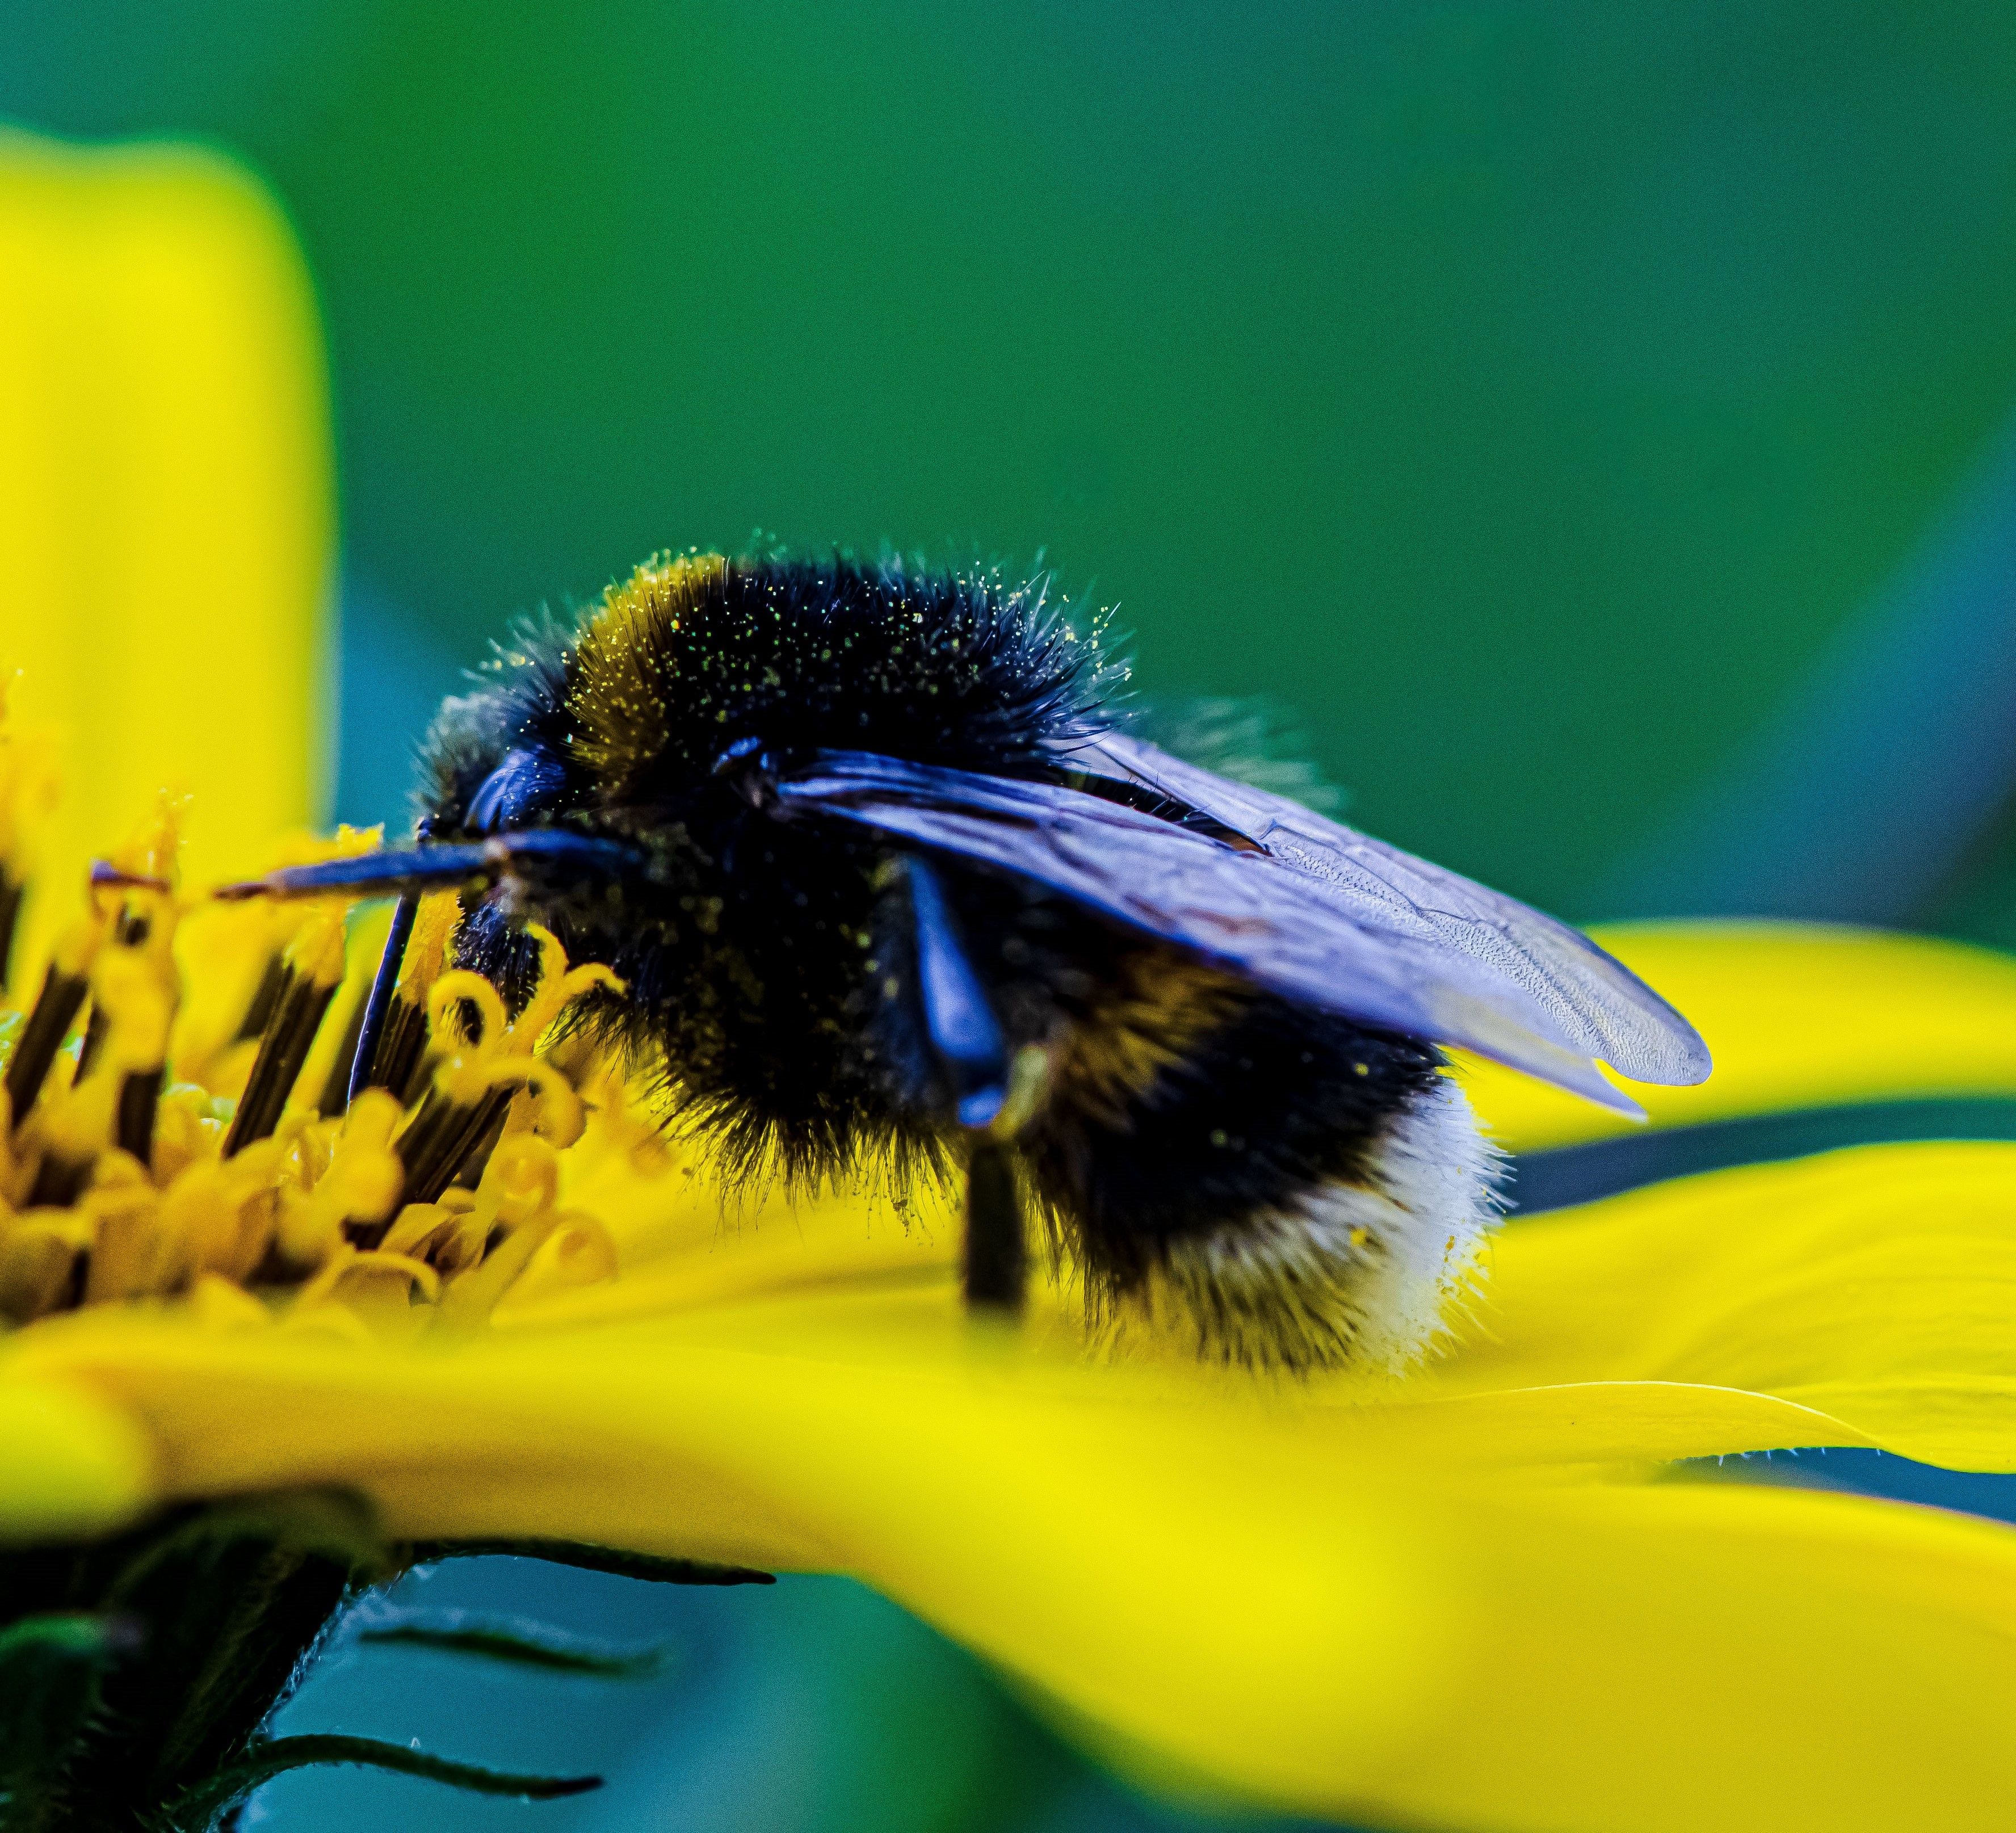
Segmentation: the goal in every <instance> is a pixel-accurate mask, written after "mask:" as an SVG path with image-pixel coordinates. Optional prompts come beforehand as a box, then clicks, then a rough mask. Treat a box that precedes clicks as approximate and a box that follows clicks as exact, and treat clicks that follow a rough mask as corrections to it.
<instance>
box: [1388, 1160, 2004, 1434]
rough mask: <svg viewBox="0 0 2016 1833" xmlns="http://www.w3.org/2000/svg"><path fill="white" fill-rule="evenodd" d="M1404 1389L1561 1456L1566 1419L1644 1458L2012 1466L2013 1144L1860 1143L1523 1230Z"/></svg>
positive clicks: (1630, 1197) (1639, 1193)
mask: <svg viewBox="0 0 2016 1833" xmlns="http://www.w3.org/2000/svg"><path fill="white" fill-rule="evenodd" d="M1560 1384H1566V1385H1569V1387H1570V1388H1571V1390H1572V1392H1571V1393H1569V1394H1568V1395H1562V1394H1561V1393H1553V1394H1549V1393H1548V1392H1546V1390H1548V1389H1550V1388H1555V1387H1556V1386H1557V1385H1560ZM1592 1384H1593V1385H1592ZM1633 1384H1647V1386H1646V1387H1645V1388H1643V1389H1640V1390H1634V1388H1633ZM1672 1384H1681V1385H1697V1386H1698V1387H1700V1388H1702V1389H1705V1390H1712V1391H1726V1390H1737V1391H1740V1392H1743V1393H1745V1394H1748V1395H1752V1396H1766V1395H1768V1396H1771V1397H1773V1399H1774V1400H1775V1402H1776V1403H1778V1404H1779V1405H1780V1406H1784V1407H1786V1408H1788V1409H1806V1410H1810V1413H1811V1414H1812V1415H1813V1416H1816V1417H1801V1416H1800V1415H1799V1414H1798V1413H1796V1412H1791V1411H1787V1413H1784V1414H1783V1415H1782V1416H1780V1417H1779V1421H1778V1423H1777V1425H1775V1426H1773V1425H1772V1424H1770V1421H1769V1416H1767V1415H1766V1413H1763V1412H1762V1411H1750V1412H1748V1413H1746V1412H1745V1410H1744V1404H1743V1403H1737V1402H1735V1401H1733V1400H1730V1399H1726V1398H1724V1399H1715V1400H1708V1399H1705V1397H1698V1396H1697V1399H1696V1400H1695V1401H1694V1402H1689V1401H1687V1400H1686V1399H1683V1398H1681V1397H1680V1396H1679V1395H1676V1393H1675V1392H1672V1389H1671V1386H1670V1385H1672ZM1508 1390H1510V1391H1511V1392H1508ZM1416 1392H1418V1393H1420V1394H1421V1395H1424V1396H1425V1395H1428V1394H1430V1393H1435V1394H1449V1393H1452V1392H1467V1393H1470V1394H1473V1395H1484V1394H1486V1393H1488V1394H1489V1406H1490V1407H1491V1408H1492V1409H1495V1410H1497V1411H1498V1412H1499V1413H1500V1415H1501V1416H1504V1417H1510V1416H1511V1415H1514V1414H1518V1413H1525V1412H1528V1410H1530V1413H1529V1418H1530V1421H1531V1422H1532V1424H1531V1429H1532V1430H1533V1431H1536V1432H1537V1431H1539V1430H1540V1429H1541V1428H1540V1423H1539V1422H1540V1421H1542V1420H1543V1417H1549V1416H1553V1417H1558V1418H1559V1419H1560V1420H1561V1421H1563V1422H1564V1424H1566V1425H1567V1427H1568V1428H1569V1429H1570V1436H1569V1438H1568V1439H1564V1441H1563V1442H1564V1443H1565V1442H1571V1435H1572V1430H1573V1428H1574V1427H1575V1424H1576V1420H1575V1417H1573V1416H1575V1415H1578V1414H1579V1417H1580V1420H1581V1421H1582V1422H1584V1423H1586V1427H1587V1428H1588V1431H1589V1435H1590V1442H1591V1444H1592V1445H1595V1444H1597V1443H1599V1442H1602V1443H1607V1444H1610V1445H1611V1446H1613V1447H1614V1446H1615V1445H1616V1444H1618V1442H1628V1439H1629V1435H1630V1432H1631V1431H1632V1429H1633V1418H1634V1415H1636V1416H1642V1421H1643V1424H1644V1428H1645V1430H1646V1434H1647V1437H1646V1442H1644V1443H1643V1445H1642V1446H1641V1448H1640V1453H1639V1454H1640V1455H1646V1456H1664V1457H1677V1456H1684V1455H1698V1454H1701V1453H1709V1452H1719V1451H1730V1450H1737V1449H1759V1448H1762V1446H1786V1445H1813V1444H1843V1443H1846V1444H1861V1443H1870V1444H1880V1445H1881V1446H1885V1448H1887V1449H1890V1450H1892V1451H1899V1452H1902V1453H1905V1454H1906V1455H1907V1456H1910V1457H1917V1458H1921V1459H1924V1460H1927V1461H1928V1462H1932V1463H1937V1464H1948V1465H1951V1466H1953V1467H1957V1468H1960V1469H1969V1470H2003V1471H2007V1470H2016V1146H2013V1145H2003V1144H1998V1143H1965V1144H1951V1143H1948V1144H1929V1145H1924V1144H1921V1145H1903V1146H1864V1147H1854V1148H1852V1149H1850V1150H1849V1151H1841V1152H1832V1153H1827V1154H1822V1155H1820V1156H1818V1157H1815V1158H1804V1159H1796V1160H1794V1161H1791V1162H1789V1163H1786V1164H1780V1165H1753V1166H1745V1167H1743V1168H1741V1169H1737V1170H1733V1171H1723V1172H1712V1173H1710V1174H1708V1175H1706V1176H1701V1177H1694V1178H1686V1179H1676V1180H1675V1181H1674V1182H1672V1183H1665V1184H1657V1185H1654V1186H1651V1187H1649V1188H1647V1189H1644V1190H1634V1191H1631V1192H1629V1193H1627V1194H1625V1195H1622V1196H1619V1197H1611V1198H1608V1199H1607V1200H1606V1201H1603V1202H1600V1203H1595V1204H1591V1205H1588V1206H1586V1208H1580V1209H1575V1210H1568V1211H1564V1212H1561V1213H1559V1214H1557V1215H1547V1216H1542V1217H1535V1218H1533V1219H1529V1220H1527V1221H1524V1222H1520V1223H1515V1224H1514V1225H1513V1226H1511V1227H1510V1228H1508V1229H1507V1230H1506V1231H1505V1232H1504V1233H1503V1235H1502V1236H1501V1237H1499V1241H1498V1243H1497V1245H1496V1250H1495V1253H1494V1259H1493V1265H1492V1273H1491V1278H1490V1280H1489V1284H1488V1285H1487V1287H1485V1298H1484V1301H1483V1302H1482V1304H1481V1306H1480V1308H1479V1315H1478V1327H1477V1328H1476V1329H1474V1330H1473V1331H1471V1333H1470V1334H1469V1338H1468V1340H1467V1341H1466V1343H1465V1344H1464V1345H1463V1348H1462V1349H1460V1351H1459V1352H1458V1353H1457V1354H1456V1356H1453V1358H1451V1359H1449V1361H1448V1362H1447V1363H1445V1364H1444V1365H1443V1366H1442V1367H1441V1368H1440V1369H1438V1370H1437V1371H1436V1372H1435V1374H1434V1375H1433V1376H1432V1377H1431V1378H1430V1379H1428V1380H1427V1381H1424V1382H1423V1383H1421V1384H1420V1385H1419V1387H1418V1388H1417V1390H1416ZM1470 1404H1471V1405H1472V1406H1478V1405H1481V1404H1483V1403H1482V1402H1481V1401H1473V1402H1471V1403H1470ZM1692 1406H1698V1408H1699V1409H1700V1410H1699V1411H1697V1412H1696V1413H1694V1416H1693V1417H1692V1419H1691V1421H1690V1420H1689V1418H1688V1417H1687V1415H1688V1413H1689V1410H1690V1407H1692ZM1718 1420H1719V1422H1720V1423H1719V1424H1718V1423H1717V1421H1718ZM1828 1420H1831V1421H1834V1422H1836V1423H1837V1424H1838V1428H1840V1429H1839V1430H1838V1431H1823V1430H1822V1429H1821V1428H1822V1426H1823V1423H1824V1422H1825V1421H1828ZM1724 1428H1733V1432H1732V1433H1731V1435H1729V1436H1720V1435H1719V1434H1720V1433H1721V1431H1723V1429H1724ZM1753 1428H1762V1429H1766V1430H1768V1431H1770V1432H1771V1434H1772V1435H1770V1436H1768V1437H1761V1438H1760V1437H1757V1436H1755V1431H1754V1430H1753ZM1689 1431H1694V1432H1696V1433H1697V1436H1695V1437H1694V1439H1693V1440H1692V1442H1689V1440H1688V1437H1687V1434H1688V1432H1689ZM1604 1454H1605V1453H1602V1452H1600V1451H1593V1452H1592V1455H1593V1456H1600V1455H1604ZM1626 1454H1629V1453H1626Z"/></svg>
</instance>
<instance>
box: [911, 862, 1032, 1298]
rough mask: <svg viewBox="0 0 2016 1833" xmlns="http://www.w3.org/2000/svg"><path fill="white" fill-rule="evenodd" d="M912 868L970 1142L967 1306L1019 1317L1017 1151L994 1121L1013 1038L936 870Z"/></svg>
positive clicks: (942, 1043) (919, 927) (928, 1002)
mask: <svg viewBox="0 0 2016 1833" xmlns="http://www.w3.org/2000/svg"><path fill="white" fill-rule="evenodd" d="M908 867H909V880H910V911H911V915H912V917H913V920H914V922H915V924H916V962H917V990H918V995H919V997H920V1001H921V1003H922V1004H923V1011H924V1027H925V1029H926V1030H927V1032H929V1033H930V1035H931V1051H932V1053H933V1054H934V1056H935V1057H937V1058H938V1067H939V1068H940V1069H941V1071H943V1072H944V1075H945V1080H946V1081H947V1082H949V1083H950V1084H951V1086H952V1100H953V1102H954V1104H955V1111H956V1114H957V1116H958V1119H959V1126H960V1128H961V1129H962V1130H963V1132H964V1133H965V1134H966V1137H967V1173H966V1302H967V1304H968V1305H986V1306H988V1307H989V1308H992V1309H1001V1310H1006V1311H1010V1312H1014V1311H1019V1310H1020V1309H1021V1306H1022V1287H1023V1285H1024V1281H1025V1280H1026V1279H1027V1277H1028V1249H1027V1247H1026V1246H1025V1244H1024V1241H1023V1231H1022V1205H1021V1197H1020V1196H1019V1194H1017V1189H1016V1183H1015V1166H1014V1164H1013V1159H1012V1158H1011V1156H1010V1152H1011V1147H1010V1144H1009V1142H1008V1139H1007V1137H1006V1129H1003V1128H1000V1127H999V1126H997V1124H996V1123H997V1122H999V1121H1000V1120H1001V1119H1002V1118H1003V1109H1004V1108H1006V1107H1007V1105H1008V1102H1009V1088H1010V1080H1011V1068H1012V1065H1011V1062H1010V1057H1009V1054H1008V1043H1007V1040H1006V1039H1005V1038H1004V1037H1003V1035H1001V1025H1000V1021H999V1020H998V1019H997V1018H996V1017H995V1016H994V1008H993V1007H992V1006H991V1005H989V1004H988V999H987V990H986V989H985V987H983V986H982V985H981V983H980V976H979V975H978V974H976V973H974V970H973V963H971V962H970V961H969V960H967V957H966V950H965V949H964V948H963V945H961V943H960V941H959V931H958V929H957V927H956V924H955V923H954V920H953V917H952V909H951V906H949V904H948V903H947V902H946V901H945V887H944V886H943V885H942V884H941V883H940V882H939V880H938V873H937V872H936V871H935V870H934V869H933V868H932V867H931V866H930V865H928V864H927V862H925V861H923V860H922V859H910V860H909V862H908Z"/></svg>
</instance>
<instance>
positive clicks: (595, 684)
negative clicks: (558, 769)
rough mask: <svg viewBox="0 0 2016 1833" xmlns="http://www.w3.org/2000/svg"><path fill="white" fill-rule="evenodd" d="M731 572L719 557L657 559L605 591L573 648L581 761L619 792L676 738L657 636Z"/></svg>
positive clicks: (576, 744) (570, 705)
mask: <svg viewBox="0 0 2016 1833" xmlns="http://www.w3.org/2000/svg"><path fill="white" fill-rule="evenodd" d="M727 570H728V562H727V561H726V560H725V559H724V558H723V557H722V556H721V555H719V554H718V553H710V554H681V555H679V556H677V557H676V558H674V557H671V556H665V555H658V556H653V558H652V559H651V560H647V561H646V562H645V564H643V566H641V567H639V568H638V569H637V571H635V572H634V573H633V574H631V575H630V577H629V578H628V579H627V580H625V581H624V582H622V583H621V584H620V585H611V586H610V588H609V589H608V590H607V592H604V593H603V598H602V605H601V608H600V609H599V610H597V611H596V614H595V615H594V617H593V618H591V619H590V620H589V624H588V627H587V628H585V630H584V631H583V632H581V639H580V641H579V643H578V646H577V647H576V650H575V654H574V673H573V680H572V682H571V686H570V687H569V689H568V691H567V710H568V711H570V712H571V713H572V714H573V715H574V719H575V721H576V726H575V730H574V739H573V750H574V755H575V757H576V758H578V759H579V760H580V762H581V763H583V764H584V765H586V766H587V767H588V768H589V769H591V770H592V771H593V772H595V773H596V776H599V778H600V779H601V780H603V783H605V784H607V785H609V786H610V787H617V788H620V787H621V785H623V784H624V783H628V781H629V780H631V779H632V777H634V776H635V774H636V773H637V772H638V771H639V769H642V768H643V766H644V765H646V763H648V762H650V760H651V759H652V758H655V757H656V756H657V755H658V754H660V753H661V751H664V748H665V747H666V744H667V743H668V741H669V740H670V739H671V732H670V731H669V729H668V726H667V718H668V715H667V711H666V705H665V696H664V691H663V686H662V684H661V682H660V680H659V679H658V675H659V672H660V670H661V667H662V665H663V664H662V661H661V654H662V651H661V648H660V646H659V643H658V642H657V639H658V637H659V636H661V634H662V633H663V632H666V631H668V630H677V629H678V628H679V620H680V619H681V618H682V617H684V616H686V614H689V612H691V611H693V610H695V609H696V608H697V607H698V606H699V604H700V602H701V600H703V599H704V598H705V596H707V592H709V591H710V590H711V589H714V588H715V587H717V586H718V585H719V583H720V582H721V580H722V577H723V575H724V574H725V573H726V571H727Z"/></svg>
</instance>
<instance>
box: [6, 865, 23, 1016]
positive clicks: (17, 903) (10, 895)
mask: <svg viewBox="0 0 2016 1833" xmlns="http://www.w3.org/2000/svg"><path fill="white" fill-rule="evenodd" d="M26 892H27V886H26V885H24V884H22V882H21V881H20V880H19V879H18V878H16V877H14V876H13V874H12V873H9V872H8V871H6V870H5V869H4V868H0V992H4V991H5V988H6V985H7V973H8V968H9V965H10V963H12V962H13V959H14V931H15V930H16V927H19V925H20V920H21V899H22V898H23V895H25V894H26Z"/></svg>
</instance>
